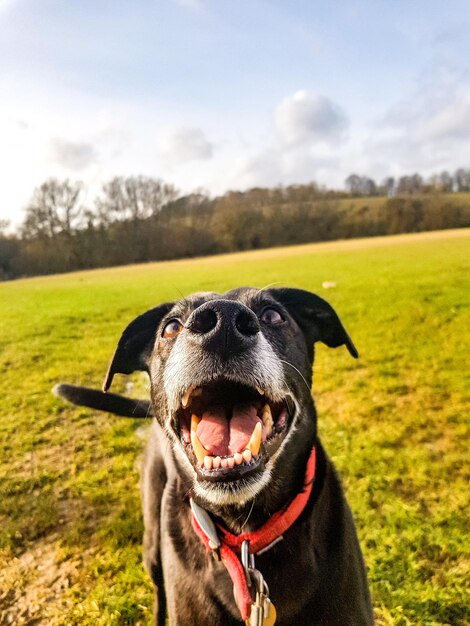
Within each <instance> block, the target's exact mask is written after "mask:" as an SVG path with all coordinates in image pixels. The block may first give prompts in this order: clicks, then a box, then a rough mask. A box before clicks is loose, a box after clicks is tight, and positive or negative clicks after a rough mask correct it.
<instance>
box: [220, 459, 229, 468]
mask: <svg viewBox="0 0 470 626" xmlns="http://www.w3.org/2000/svg"><path fill="white" fill-rule="evenodd" d="M220 463H221V465H222V467H223V468H224V469H227V467H228V459H220Z"/></svg>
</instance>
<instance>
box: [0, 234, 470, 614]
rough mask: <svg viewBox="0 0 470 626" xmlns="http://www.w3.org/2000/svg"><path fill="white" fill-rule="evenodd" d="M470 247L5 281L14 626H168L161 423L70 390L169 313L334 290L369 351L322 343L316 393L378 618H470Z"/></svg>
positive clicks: (6, 566)
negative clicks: (78, 397)
mask: <svg viewBox="0 0 470 626" xmlns="http://www.w3.org/2000/svg"><path fill="white" fill-rule="evenodd" d="M469 251H470V230H461V231H447V232H442V233H427V234H422V235H403V236H397V237H389V238H377V239H372V240H353V241H348V242H337V243H328V244H317V245H307V246H300V247H295V248H283V249H279V250H265V251H260V252H250V253H245V254H238V255H227V256H222V257H217V258H205V259H196V260H191V261H177V262H168V263H159V264H149V265H143V266H134V267H125V268H117V269H107V270H102V271H90V272H83V273H76V274H69V275H62V276H53V277H47V278H38V279H29V280H24V281H17V282H12V283H3V284H0V325H1V326H0V371H1V388H2V403H1V406H2V408H1V417H0V441H1V450H0V454H1V457H0V493H1V498H0V625H1V626H3V625H4V624H10V623H11V624H15V625H18V626H21V625H22V624H48V625H49V624H50V625H56V624H86V625H90V626H91V625H103V626H104V625H107V626H108V625H113V624H141V625H144V624H150V623H151V607H152V596H151V586H150V583H149V580H148V578H147V576H146V574H145V573H144V570H143V567H142V565H141V545H140V544H141V534H142V522H141V513H140V498H139V490H138V480H139V472H138V459H139V455H140V454H141V452H142V449H143V440H144V439H145V433H146V426H143V422H142V421H137V420H129V419H125V418H118V417H113V416H109V415H106V414H98V413H94V412H92V411H89V410H85V409H79V408H75V407H72V406H71V405H66V404H64V403H62V402H61V401H59V400H58V399H57V398H55V397H53V396H52V394H51V393H50V389H51V387H52V386H53V385H54V384H55V383H56V382H58V381H69V382H75V383H82V384H88V385H93V386H99V385H100V383H101V380H102V378H103V376H104V373H105V370H106V366H107V362H108V360H109V358H110V356H111V354H112V352H113V350H114V346H115V342H116V341H117V339H118V337H119V334H120V331H121V330H122V329H123V327H124V326H125V325H126V324H127V322H128V321H130V320H131V319H132V318H133V316H135V315H136V314H138V313H140V312H142V311H144V310H146V309H147V308H149V307H151V306H153V305H155V304H156V303H158V302H161V301H164V300H168V299H171V300H173V299H178V298H180V297H181V295H182V294H187V293H190V292H192V291H195V290H200V289H204V290H207V289H210V290H217V291H224V290H226V289H229V288H231V287H234V286H237V285H240V284H251V285H255V286H259V287H262V286H264V285H267V284H269V283H277V282H280V283H285V284H289V285H293V286H298V287H302V288H307V289H311V290H313V291H315V292H317V293H319V294H321V295H323V296H324V297H326V298H327V299H328V300H329V301H330V302H331V303H332V304H333V305H334V306H335V308H336V309H337V311H338V312H339V313H340V315H341V317H342V319H343V322H344V323H345V326H346V327H347V329H348V331H349V332H350V334H351V336H352V337H353V339H354V342H355V343H356V345H357V347H358V349H359V351H360V353H361V358H360V359H359V361H354V360H353V359H351V358H350V357H349V355H348V354H347V351H346V350H345V349H338V350H328V349H327V348H326V347H324V346H319V347H318V350H317V360H316V365H315V382H314V392H315V395H316V402H317V408H318V412H319V427H320V433H321V436H322V439H323V442H324V444H325V446H326V448H327V450H328V451H329V453H330V455H331V456H332V458H333V460H334V461H335V463H336V464H337V467H338V469H339V471H340V473H341V475H342V478H343V481H344V484H345V488H346V491H347V495H348V499H349V502H350V504H351V507H352V509H353V512H354V516H355V519H356V522H357V526H358V530H359V534H360V539H361V543H362V546H363V550H364V554H365V558H366V561H367V565H368V570H369V576H370V582H371V586H372V591H373V597H374V605H375V610H376V617H377V624H379V625H382V626H385V625H387V626H388V625H392V624H393V625H397V626H398V625H399V626H405V625H410V624H422V625H427V626H431V625H433V626H435V625H443V624H447V625H452V626H457V625H459V626H462V625H464V624H469V623H470V622H469V621H468V611H469V596H468V592H466V583H467V584H468V575H469V561H470V555H469V552H470V550H469V547H470V546H469V536H468V515H469V508H468V504H469V482H468V479H469V475H468V438H467V437H468V421H466V419H465V408H467V410H468V391H469V389H470V381H469V376H468V353H469V350H468V347H469V346H468V335H469V327H468V322H469V305H470V289H469V286H470V285H469V276H470V254H469ZM323 281H335V282H336V283H337V286H336V288H334V289H329V290H325V289H323V288H322V283H323ZM132 381H133V383H134V386H133V388H132V393H134V394H136V395H141V394H143V393H145V381H144V380H143V379H142V378H141V377H139V376H137V377H133V378H132ZM119 385H120V389H121V391H122V390H124V389H125V385H126V381H125V380H122V379H121V380H120V381H119ZM119 385H118V386H117V387H116V389H118V388H119ZM129 388H130V385H129V384H128V385H127V391H129ZM467 420H468V417H467Z"/></svg>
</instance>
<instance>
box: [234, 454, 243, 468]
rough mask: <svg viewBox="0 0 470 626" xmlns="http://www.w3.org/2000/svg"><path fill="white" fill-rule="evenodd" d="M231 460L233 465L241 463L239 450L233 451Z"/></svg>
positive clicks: (241, 456)
mask: <svg viewBox="0 0 470 626" xmlns="http://www.w3.org/2000/svg"><path fill="white" fill-rule="evenodd" d="M233 460H234V462H235V465H241V464H242V463H243V455H241V454H240V452H235V454H234V455H233Z"/></svg>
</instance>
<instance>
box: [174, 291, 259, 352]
mask: <svg viewBox="0 0 470 626" xmlns="http://www.w3.org/2000/svg"><path fill="white" fill-rule="evenodd" d="M185 326H186V328H187V329H188V330H189V331H190V333H191V335H190V336H191V339H192V340H193V341H195V342H197V343H198V344H200V345H201V347H202V348H203V349H205V350H208V351H211V352H215V353H218V354H221V355H223V356H227V354H230V353H238V352H241V351H243V350H246V349H248V348H249V347H250V346H251V345H252V344H253V340H254V339H255V337H256V335H257V334H258V333H259V331H260V325H259V321H258V318H257V317H256V315H255V314H254V313H253V311H252V310H251V309H249V308H248V307H246V306H245V305H244V304H241V303H240V302H233V301H231V300H212V301H210V302H205V303H204V304H202V305H201V306H200V307H198V308H197V309H196V310H195V311H193V312H192V314H191V315H190V316H189V318H188V320H187V322H186V324H185Z"/></svg>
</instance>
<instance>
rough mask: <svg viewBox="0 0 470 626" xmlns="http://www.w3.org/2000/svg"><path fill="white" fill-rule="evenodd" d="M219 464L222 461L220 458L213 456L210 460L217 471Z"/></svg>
mask: <svg viewBox="0 0 470 626" xmlns="http://www.w3.org/2000/svg"><path fill="white" fill-rule="evenodd" d="M221 462H222V459H221V458H220V456H215V457H214V458H213V459H212V465H213V466H214V469H219V467H220V464H221Z"/></svg>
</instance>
